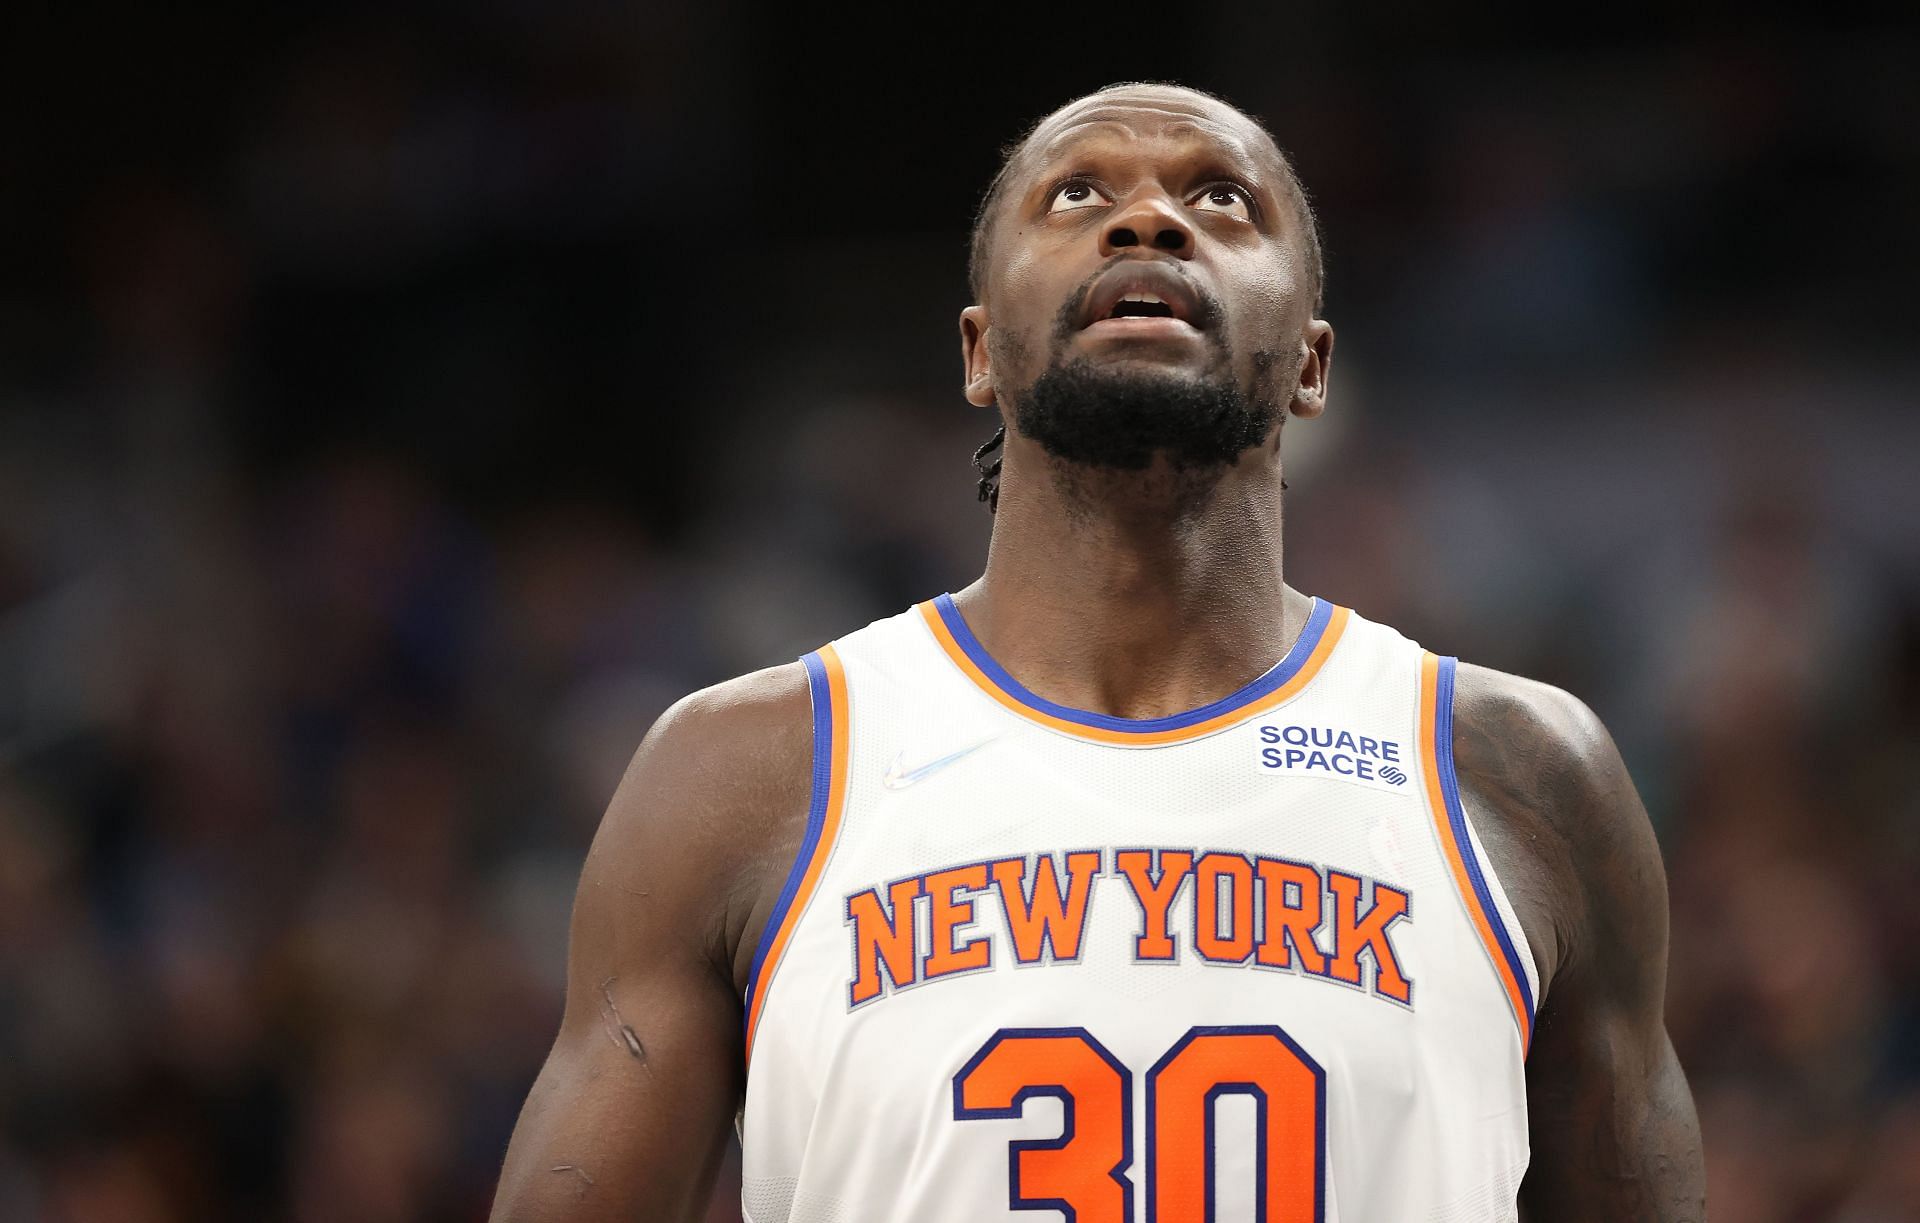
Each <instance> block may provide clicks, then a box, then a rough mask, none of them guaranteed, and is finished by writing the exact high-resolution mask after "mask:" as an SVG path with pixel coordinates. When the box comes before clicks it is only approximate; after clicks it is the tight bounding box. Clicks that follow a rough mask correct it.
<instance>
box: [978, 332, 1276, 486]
mask: <svg viewBox="0 0 1920 1223" xmlns="http://www.w3.org/2000/svg"><path fill="white" fill-rule="evenodd" d="M1279 363H1280V354H1279V353H1277V352H1271V351H1265V350H1263V351H1261V352H1258V353H1256V354H1254V367H1255V371H1256V376H1255V379H1254V387H1253V389H1252V391H1251V392H1249V391H1248V390H1246V389H1244V388H1242V387H1241V386H1240V385H1239V384H1238V383H1237V382H1236V381H1235V380H1234V379H1233V377H1232V375H1231V374H1230V373H1224V372H1223V373H1222V374H1221V375H1219V376H1211V377H1203V378H1192V377H1187V376H1180V375H1173V374H1168V373H1162V372H1160V371H1157V370H1143V369H1137V368H1124V367H1120V368H1116V367H1114V366H1110V365H1105V364H1099V365H1096V364H1095V363H1094V362H1093V361H1092V360H1090V359H1088V358H1086V357H1075V358H1073V359H1071V360H1068V361H1064V362H1062V361H1056V362H1054V363H1053V364H1052V365H1049V366H1048V367H1047V369H1046V370H1045V371H1044V372H1042V373H1041V375H1040V376H1039V377H1038V378H1036V379H1035V380H1034V382H1033V385H1032V386H1030V387H1028V388H1027V389H1026V391H1025V392H1024V393H1022V394H1021V395H1020V397H1019V398H1018V399H1017V400H1016V401H1015V403H1014V411H1013V426H1014V429H1015V430H1016V431H1018V432H1019V433H1020V434H1021V435H1022V436H1024V437H1027V438H1030V439H1032V440H1033V441H1035V442H1038V443H1039V444H1040V446H1041V448H1042V449H1043V450H1045V451H1046V452H1047V454H1049V455H1051V456H1052V457H1053V458H1054V459H1055V460H1057V461H1059V462H1060V463H1065V464H1071V465H1073V466H1075V467H1080V468H1095V469H1105V470H1108V471H1121V472H1139V471H1145V470H1147V469H1148V468H1149V467H1150V466H1152V465H1153V462H1154V460H1155V458H1156V457H1159V458H1164V459H1165V461H1166V463H1167V464H1168V466H1169V467H1171V468H1172V469H1173V470H1174V471H1176V472H1180V473H1185V474H1189V475H1203V474H1206V473H1213V474H1215V475H1219V474H1224V473H1225V471H1226V469H1227V468H1228V467H1229V466H1231V465H1232V464H1233V463H1234V462H1235V461H1237V460H1238V459H1239V457H1240V456H1241V455H1243V454H1245V453H1246V452H1247V451H1248V450H1250V449H1252V448H1254V447H1256V446H1259V445H1260V444H1261V443H1263V442H1265V441H1266V439H1267V436H1268V434H1269V433H1271V432H1272V430H1273V427H1274V424H1275V422H1276V421H1278V420H1279V419H1280V415H1281V408H1280V402H1279V399H1278V398H1277V397H1276V396H1275V395H1274V394H1273V374H1274V371H1275V369H1276V368H1277V367H1278V365H1279Z"/></svg>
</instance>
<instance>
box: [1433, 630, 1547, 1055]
mask: <svg viewBox="0 0 1920 1223" xmlns="http://www.w3.org/2000/svg"><path fill="white" fill-rule="evenodd" d="M1458 663H1459V660H1458V659H1457V658H1452V657H1442V658H1441V659H1440V674H1439V679H1438V682H1437V684H1436V685H1435V693H1434V703H1435V709H1434V718H1433V737H1434V739H1435V743H1434V745H1433V751H1434V759H1435V760H1436V761H1438V762H1439V765H1440V792H1441V794H1443V795H1444V796H1445V797H1446V800H1447V822H1448V823H1449V824H1451V825H1452V826H1453V837H1454V840H1455V841H1457V842H1458V843H1459V845H1460V856H1461V858H1462V859H1464V860H1465V861H1466V864H1467V877H1468V878H1469V879H1470V880H1472V881H1473V895H1474V899H1475V900H1476V901H1477V902H1478V903H1479V905H1480V909H1481V911H1482V912H1484V913H1485V914H1486V915H1487V924H1488V925H1489V926H1492V927H1493V937H1494V938H1495V939H1497V940H1498V941H1499V943H1500V954H1501V955H1503V956H1505V957H1506V959H1507V967H1508V969H1510V970H1511V971H1512V973H1513V980H1514V983H1515V984H1517V985H1518V986H1519V987H1520V997H1521V999H1522V1000H1523V1001H1524V1002H1525V1003H1526V1004H1527V1021H1528V1023H1529V1024H1531V1023H1532V1021H1533V1018H1534V1006H1533V990H1532V989H1531V988H1530V987H1529V986H1528V985H1527V970H1526V965H1524V964H1523V963H1521V960H1520V953H1519V951H1518V950H1517V949H1515V947H1514V945H1513V939H1512V938H1510V937H1509V936H1508V934H1507V923H1506V921H1505V920H1504V919H1502V917H1501V916H1500V907H1499V906H1498V905H1496V904H1494V903H1493V892H1492V890H1491V889H1490V888H1488V886H1487V877H1486V874H1485V872H1484V871H1483V870H1482V869H1481V866H1480V855H1479V854H1477V853H1475V852H1474V850H1473V839H1472V838H1471V837H1470V836H1468V835H1467V812H1466V808H1465V807H1463V806H1461V805H1460V779H1459V777H1458V776H1457V775H1456V774H1455V773H1454V771H1453V671H1454V667H1455V666H1456V665H1457V664H1458Z"/></svg>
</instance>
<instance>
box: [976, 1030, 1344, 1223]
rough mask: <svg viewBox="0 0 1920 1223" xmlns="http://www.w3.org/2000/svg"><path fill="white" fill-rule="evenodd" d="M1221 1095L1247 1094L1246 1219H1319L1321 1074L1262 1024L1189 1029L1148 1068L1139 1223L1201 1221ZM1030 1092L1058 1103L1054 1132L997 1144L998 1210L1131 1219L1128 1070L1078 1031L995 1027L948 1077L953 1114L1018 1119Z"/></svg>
mask: <svg viewBox="0 0 1920 1223" xmlns="http://www.w3.org/2000/svg"><path fill="white" fill-rule="evenodd" d="M1229 1095H1244V1096H1250V1097H1252V1099H1253V1102H1254V1116H1255V1139H1254V1143H1255V1148H1256V1151H1255V1154H1256V1159H1255V1161H1254V1186H1253V1189H1254V1203H1255V1210H1254V1213H1255V1217H1256V1218H1257V1219H1259V1220H1260V1223H1323V1220H1324V1219H1325V1217H1326V1188H1325V1184H1324V1181H1323V1178H1322V1176H1321V1169H1322V1168H1324V1167H1325V1166H1326V1158H1327V1126H1326V1118H1327V1080H1326V1073H1325V1072H1324V1071H1323V1070H1321V1068H1320V1064H1319V1063H1318V1062H1316V1061H1314V1060H1313V1058H1311V1057H1309V1056H1308V1055H1307V1053H1306V1051H1305V1050H1304V1049H1302V1048H1300V1046H1299V1045H1296V1044H1294V1043H1293V1038H1292V1037H1290V1036H1288V1035H1287V1034H1286V1033H1285V1032H1283V1031H1281V1030H1280V1029H1279V1028H1277V1027H1274V1026H1272V1025H1271V1024H1268V1025H1262V1026H1258V1027H1198V1028H1190V1029H1188V1031H1187V1034H1186V1035H1185V1036H1183V1037H1181V1038H1180V1040H1178V1041H1177V1042H1175V1043H1174V1046H1173V1048H1171V1049H1169V1050H1167V1053H1166V1056H1164V1057H1162V1058H1161V1059H1160V1060H1159V1061H1158V1062H1156V1063H1154V1067H1153V1069H1152V1070H1151V1071H1149V1072H1148V1073H1147V1192H1146V1199H1147V1223H1188V1221H1189V1220H1195V1221H1198V1220H1206V1221H1208V1223H1211V1220H1212V1219H1213V1218H1214V1214H1215V1211H1214V1183H1215V1170H1214V1159H1213V1150H1214V1114H1215V1105H1216V1103H1217V1102H1218V1101H1219V1099H1220V1097H1222V1096H1229ZM1035 1096H1052V1097H1054V1098H1056V1099H1058V1100H1059V1101H1060V1107H1061V1113H1062V1124H1061V1127H1060V1136H1059V1137H1058V1138H1048V1139H1036V1140H1030V1141H1016V1142H1010V1143H1008V1144H1007V1147H1008V1156H1007V1157H1008V1159H1009V1161H1010V1163H1011V1167H1010V1170H1009V1174H1008V1182H1009V1188H1008V1206H1009V1207H1010V1208H1011V1209H1014V1210H1057V1211H1060V1212H1062V1214H1063V1215H1064V1217H1065V1218H1066V1219H1067V1220H1069V1223H1132V1221H1133V1182H1132V1181H1131V1180H1129V1179H1128V1177H1127V1166H1128V1164H1130V1163H1131V1162H1132V1160H1133V1150H1132V1146H1133V1075H1132V1074H1131V1073H1129V1072H1128V1070H1127V1068H1126V1067H1125V1066H1124V1065H1122V1064H1121V1063H1120V1061H1119V1060H1118V1059H1117V1058H1115V1057H1114V1056H1113V1054H1111V1053H1108V1052H1107V1050H1106V1049H1105V1047H1103V1046H1102V1045H1101V1044H1100V1042H1099V1041H1097V1040H1095V1039H1094V1038H1093V1036H1092V1035H1091V1034H1090V1033H1088V1032H1087V1031H1086V1030H1085V1029H1084V1028H1003V1029H1001V1030H1000V1031H999V1032H996V1033H994V1035H993V1038H992V1039H990V1040H989V1041H987V1043H986V1044H984V1045H982V1046H981V1047H980V1051H979V1052H978V1053H976V1054H974V1055H973V1058H972V1060H970V1061H969V1062H968V1063H967V1064H966V1065H965V1066H963V1067H962V1068H961V1070H960V1073H958V1074H956V1075H954V1076H953V1115H954V1116H955V1117H956V1118H958V1119H960V1120H971V1119H978V1118H1007V1117H1019V1116H1021V1115H1022V1113H1023V1112H1024V1110H1025V1107H1026V1102H1027V1101H1028V1100H1030V1099H1032V1098H1033V1097H1035Z"/></svg>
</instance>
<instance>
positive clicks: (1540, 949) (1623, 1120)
mask: <svg viewBox="0 0 1920 1223" xmlns="http://www.w3.org/2000/svg"><path fill="white" fill-rule="evenodd" d="M1455 708H1456V721H1455V736H1454V739H1455V741H1454V753H1455V760H1456V764H1457V767H1458V771H1459V774H1460V780H1461V786H1462V788H1463V790H1464V791H1465V792H1466V796H1467V800H1468V803H1469V806H1470V810H1473V812H1474V814H1475V817H1476V818H1475V824H1476V827H1477V828H1479V829H1480V830H1481V833H1482V839H1483V840H1485V841H1487V842H1488V850H1489V852H1490V853H1493V854H1494V855H1495V859H1496V863H1497V864H1498V865H1499V866H1500V867H1501V873H1502V876H1503V878H1504V879H1507V880H1509V881H1510V888H1509V890H1510V892H1514V893H1518V894H1517V895H1513V896H1512V897H1511V898H1512V899H1513V900H1514V903H1515V904H1516V906H1517V907H1518V908H1519V909H1520V911H1521V914H1522V918H1523V922H1524V923H1525V924H1526V927H1527V933H1528V938H1529V941H1530V942H1532V943H1533V945H1534V953H1535V956H1536V959H1537V960H1538V962H1539V966H1540V977H1541V980H1542V981H1543V982H1544V983H1545V984H1544V986H1543V988H1542V994H1543V998H1542V1001H1541V1005H1540V1007H1539V1013H1538V1019H1537V1022H1536V1025H1535V1031H1534V1038H1533V1045H1532V1048H1531V1050H1530V1052H1529V1053H1528V1056H1527V1112H1528V1120H1529V1126H1530V1131H1531V1133H1530V1140H1531V1145H1532V1148H1533V1150H1532V1159H1531V1163H1530V1167H1529V1170H1528V1173H1527V1178H1526V1182H1525V1183H1524V1184H1523V1185H1522V1186H1521V1191H1520V1201H1521V1205H1522V1207H1523V1209H1524V1211H1525V1217H1526V1218H1527V1219H1528V1220H1529V1221H1530V1223H1574V1221H1579V1220H1607V1221H1608V1223H1626V1221H1630V1220H1631V1221H1638V1220H1646V1221H1648V1223H1698V1221H1699V1220H1702V1219H1704V1218H1705V1217H1706V1208H1705V1205H1704V1196H1705V1188H1704V1186H1705V1180H1706V1174H1705V1169H1704V1166H1703V1162H1702V1154H1701V1146H1700V1124H1699V1121H1698V1119H1697V1118H1696V1116H1695V1114H1694V1108H1693V1097H1692V1094H1691V1093H1690V1092H1689V1091H1688V1089H1687V1081H1686V1076H1685V1074H1684V1073H1683V1072H1682V1071H1681V1068H1680V1062H1679V1059H1678V1058H1677V1057H1676V1056H1675V1055H1674V1051H1673V1044H1672V1042H1671V1041H1670V1040H1669V1039H1668V1038H1667V1030H1666V1024H1665V1020H1664V1015H1663V1012H1664V1007H1665V1001H1666V979H1667V879H1666V872H1665V870H1664V868H1663V867H1662V865H1661V862H1660V849H1659V845H1658V844H1657V843H1656V842H1655V840H1654V837H1653V828H1652V826H1651V824H1650V823H1649V822H1648V820H1647V813H1646V809H1645V808H1644V807H1643V806H1642V805H1641V802H1640V798H1639V795H1638V794H1637V793H1635V791H1634V787H1633V782H1632V779H1631V778H1629V777H1628V775H1627V769H1626V765H1625V764H1624V763H1623V762H1622V761H1621V759H1620V753H1619V751H1618V750H1617V749H1616V748H1615V746H1614V743H1613V739H1612V737H1611V736H1610V735H1609V734H1608V733H1607V730H1606V728H1605V727H1604V726H1603V725H1601V723H1600V721H1599V719H1598V718H1597V717H1595V716H1594V714H1593V711H1592V710H1590V709H1588V708H1587V707H1586V706H1585V705H1584V704H1582V703H1581V702H1579V701H1578V700H1576V699H1574V698H1573V697H1571V696H1569V695H1567V694H1566V693H1564V692H1562V691H1560V690H1559V689H1556V688H1551V687H1548V686H1546V685H1544V684H1536V683H1533V682H1531V681H1528V680H1522V679H1517V678H1515V677H1513V676H1510V675H1504V674H1501V673H1499V672H1495V671H1488V670H1486V669H1484V668H1479V667H1469V666H1462V667H1461V668H1460V670H1459V673H1458V688H1457V693H1456V706H1455ZM1529 916H1531V918H1532V920H1531V921H1528V920H1527V918H1528V917H1529Z"/></svg>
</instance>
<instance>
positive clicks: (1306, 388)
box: [1291, 318, 1333, 417]
mask: <svg viewBox="0 0 1920 1223" xmlns="http://www.w3.org/2000/svg"><path fill="white" fill-rule="evenodd" d="M1300 338H1301V339H1302V340H1303V341H1305V343H1306V347H1307V356H1306V359H1305V360H1304V361H1302V362H1301V363H1300V380H1299V383H1298V384H1297V385H1295V387H1294V388H1293V403H1292V405H1291V410H1292V412H1293V414H1294V415H1295V416H1299V417H1312V416H1318V415H1320V413H1322V412H1324V411H1326V410H1327V378H1328V377H1329V376H1330V375H1331V374H1332V373H1333V324H1332V323H1329V322H1327V321H1326V320H1325V319H1318V318H1316V319H1309V320H1307V325H1306V327H1305V328H1303V329H1302V330H1301V332H1300Z"/></svg>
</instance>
